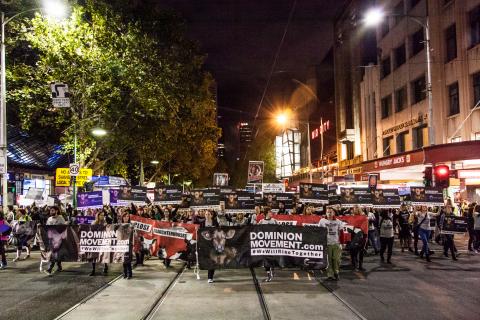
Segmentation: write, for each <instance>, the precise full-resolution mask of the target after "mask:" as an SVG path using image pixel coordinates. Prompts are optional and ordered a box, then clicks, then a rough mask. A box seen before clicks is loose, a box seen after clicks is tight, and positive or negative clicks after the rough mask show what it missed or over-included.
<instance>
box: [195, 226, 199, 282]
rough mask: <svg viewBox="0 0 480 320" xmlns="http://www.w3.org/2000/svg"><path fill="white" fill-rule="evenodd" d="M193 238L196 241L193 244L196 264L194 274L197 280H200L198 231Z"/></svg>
mask: <svg viewBox="0 0 480 320" xmlns="http://www.w3.org/2000/svg"><path fill="white" fill-rule="evenodd" d="M195 237H196V239H197V242H195V258H196V260H197V263H196V264H195V270H194V272H195V274H196V276H197V280H200V265H199V263H198V229H196V230H195Z"/></svg>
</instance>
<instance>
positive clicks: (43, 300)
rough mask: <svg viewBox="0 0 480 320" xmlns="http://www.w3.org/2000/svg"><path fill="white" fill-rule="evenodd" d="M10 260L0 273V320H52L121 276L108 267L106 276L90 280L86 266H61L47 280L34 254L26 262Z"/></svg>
mask: <svg viewBox="0 0 480 320" xmlns="http://www.w3.org/2000/svg"><path fill="white" fill-rule="evenodd" d="M24 255H25V253H24ZM14 256H15V254H14V253H13V252H9V254H8V257H7V259H8V268H7V269H5V270H0V319H2V320H3V319H5V320H7V319H8V320H12V319H22V320H23V319H24V320H28V319H32V320H43V319H45V320H47V319H54V318H55V317H56V316H58V315H59V314H61V313H62V312H64V311H66V310H67V309H68V308H70V307H71V306H72V305H74V304H76V303H78V302H79V301H81V300H82V299H83V298H85V297H86V296H88V295H90V294H91V293H93V292H95V291H96V290H98V289H99V288H101V287H103V286H104V285H105V284H107V283H108V282H110V281H111V280H112V279H113V278H115V277H116V276H118V275H119V274H120V272H121V271H120V268H121V265H112V267H111V268H110V270H109V274H108V275H107V276H104V275H101V273H99V274H98V275H96V276H94V277H90V276H88V274H89V273H90V270H91V269H90V265H89V264H79V263H64V264H63V270H64V271H62V272H60V273H55V274H54V275H53V276H51V277H49V276H47V275H46V274H44V273H41V272H40V271H39V261H40V260H39V254H38V252H33V254H32V256H31V257H30V259H28V260H23V261H18V262H16V263H14V262H12V259H13V258H14ZM44 268H45V265H44ZM54 270H55V269H54Z"/></svg>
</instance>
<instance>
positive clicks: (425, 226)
mask: <svg viewBox="0 0 480 320" xmlns="http://www.w3.org/2000/svg"><path fill="white" fill-rule="evenodd" d="M317 210H318V208H314V207H313V206H310V205H304V204H301V203H298V204H297V205H295V207H294V209H293V210H290V212H287V211H285V210H284V209H283V210H282V209H281V210H280V212H278V213H279V214H292V215H313V214H322V215H323V214H324V213H325V217H326V219H322V220H320V222H319V224H320V225H321V226H324V227H326V228H327V229H328V236H327V250H328V259H329V261H328V269H327V277H328V280H338V279H339V273H340V262H341V259H342V251H343V250H342V248H343V249H346V250H345V251H347V252H348V253H349V254H350V261H351V266H352V268H353V269H354V270H356V271H360V272H362V271H364V270H365V269H364V268H363V260H364V256H365V255H367V254H370V255H379V256H380V259H379V262H380V263H386V264H392V259H393V258H392V256H393V248H394V242H395V236H396V234H398V242H399V247H400V249H401V252H405V250H407V251H408V252H411V253H412V254H415V255H418V256H419V257H420V258H421V259H425V261H427V262H430V261H431V256H432V254H434V252H433V251H432V250H431V243H432V242H433V241H435V242H436V243H437V244H441V245H442V246H443V255H444V256H445V257H451V259H452V260H457V257H458V250H457V248H456V246H455V242H454V235H452V234H442V233H441V232H440V231H441V229H442V226H443V224H444V223H445V220H446V218H448V216H450V215H453V214H454V212H455V214H457V215H462V216H464V217H466V218H467V221H468V235H469V241H468V250H469V251H471V252H475V253H478V251H479V250H480V205H478V204H476V203H471V204H465V203H463V204H462V205H461V206H458V207H457V206H454V205H453V204H452V202H451V201H447V203H446V205H445V206H443V207H435V208H431V207H427V206H407V205H405V204H403V205H402V206H401V207H400V208H399V209H373V208H369V207H365V208H363V207H359V206H354V207H352V208H342V207H340V206H328V207H325V206H324V207H323V208H322V211H320V212H319V211H317ZM261 214H262V215H263V217H264V218H263V219H262V220H260V221H259V222H258V223H260V224H275V223H277V221H276V220H275V219H274V218H272V211H271V210H270V208H269V207H260V206H257V207H256V208H255V213H252V214H244V213H238V214H229V213H225V212H224V210H223V209H220V210H218V211H215V210H196V211H195V210H192V209H190V208H180V209H179V208H178V207H176V206H174V205H167V206H160V205H154V204H149V205H145V206H136V205H133V204H132V205H130V206H125V207H112V206H104V207H103V208H100V209H88V210H86V211H83V212H81V211H76V210H73V208H72V207H71V206H70V205H67V206H66V207H61V208H60V207H57V206H54V207H47V206H44V207H37V206H35V205H33V206H29V207H25V208H14V207H10V208H9V211H8V212H7V213H6V214H5V213H4V212H3V211H2V210H1V209H0V226H1V225H4V224H6V225H10V226H12V227H13V226H14V225H15V224H21V223H24V222H28V221H38V223H40V224H43V225H65V224H70V225H73V224H75V223H76V221H77V219H76V217H77V216H91V217H95V220H94V222H93V224H99V225H104V224H112V223H130V215H138V216H140V217H144V218H149V219H154V220H159V221H168V222H182V223H193V224H198V225H200V226H201V227H218V226H244V225H253V224H257V216H259V215H261ZM338 215H354V216H355V215H361V216H366V218H367V219H368V223H369V228H368V233H367V234H364V233H363V231H362V230H361V229H360V228H353V229H348V230H347V229H345V226H346V225H345V223H344V222H342V221H340V220H337V219H336V216H338ZM342 233H344V234H345V233H348V234H349V237H348V238H349V239H350V240H349V241H348V242H347V243H346V244H345V243H342V241H341V237H342ZM8 242H10V243H9V244H10V245H11V246H14V247H16V255H15V258H13V259H12V261H13V262H16V261H18V260H20V259H28V258H29V257H30V252H31V245H32V243H31V242H29V241H27V240H26V239H23V238H22V237H12V236H10V237H9V236H6V235H4V234H2V233H0V255H1V264H0V268H1V269H4V268H6V267H7V259H6V254H5V252H6V250H5V247H6V246H7V245H8ZM419 242H421V244H422V245H421V247H419ZM342 246H343V247H342ZM133 247H134V248H133V253H134V256H135V259H133V256H128V257H126V259H125V262H124V265H123V270H124V272H123V273H124V277H125V278H128V279H130V278H132V263H133V262H134V261H135V263H134V266H137V265H143V263H144V259H145V255H147V256H148V255H149V252H148V250H145V249H144V246H143V239H142V238H141V237H138V236H136V235H134V244H133ZM24 249H25V250H26V255H25V256H24V257H23V258H22V251H23V250H24ZM419 249H420V250H419ZM160 258H161V259H163V263H164V264H165V266H166V267H169V266H170V260H169V259H168V258H167V257H160ZM190 263H191V261H189V263H188V266H189V267H190ZM55 264H56V265H57V271H62V265H61V261H55V260H53V259H52V260H51V261H50V262H49V267H48V269H47V270H46V272H47V274H52V271H53V268H54V266H55ZM265 268H266V271H267V277H266V279H265V281H272V279H273V275H274V270H273V266H269V265H266V266H265ZM107 272H108V265H107V264H104V265H103V273H107ZM95 273H96V264H95V263H92V271H91V273H90V275H92V276H93V275H95ZM213 276H214V270H209V271H208V282H210V283H211V282H213Z"/></svg>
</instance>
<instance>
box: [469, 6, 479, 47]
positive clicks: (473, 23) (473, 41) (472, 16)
mask: <svg viewBox="0 0 480 320" xmlns="http://www.w3.org/2000/svg"><path fill="white" fill-rule="evenodd" d="M468 16H469V22H470V46H472V47H473V46H475V45H477V44H478V43H479V42H480V6H476V7H475V8H474V9H472V10H471V11H470V12H469V13H468Z"/></svg>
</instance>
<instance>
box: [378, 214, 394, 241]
mask: <svg viewBox="0 0 480 320" xmlns="http://www.w3.org/2000/svg"><path fill="white" fill-rule="evenodd" d="M393 236H394V230H393V221H392V220H391V219H382V218H380V237H381V238H393Z"/></svg>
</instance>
